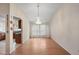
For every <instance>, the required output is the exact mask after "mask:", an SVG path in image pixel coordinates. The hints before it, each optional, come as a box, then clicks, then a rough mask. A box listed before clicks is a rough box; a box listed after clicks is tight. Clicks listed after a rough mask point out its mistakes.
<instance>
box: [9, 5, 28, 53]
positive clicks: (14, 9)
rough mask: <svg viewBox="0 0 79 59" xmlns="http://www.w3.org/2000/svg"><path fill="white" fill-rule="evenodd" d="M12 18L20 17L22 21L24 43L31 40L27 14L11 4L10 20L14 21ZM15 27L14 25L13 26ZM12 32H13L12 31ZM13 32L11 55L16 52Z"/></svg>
mask: <svg viewBox="0 0 79 59" xmlns="http://www.w3.org/2000/svg"><path fill="white" fill-rule="evenodd" d="M12 16H15V17H18V18H20V19H22V28H23V33H22V35H23V36H22V42H23V43H24V42H25V41H26V40H28V39H29V21H28V19H27V18H26V15H25V13H24V12H23V11H22V10H21V9H20V8H18V7H17V6H16V4H10V18H11V19H10V20H12V21H13V18H12ZM11 27H13V25H12V26H11ZM10 31H11V30H10ZM12 33H13V31H11V32H10V34H11V35H10V37H11V39H10V53H11V52H12V51H13V50H14V47H13V36H12V35H13V34H12Z"/></svg>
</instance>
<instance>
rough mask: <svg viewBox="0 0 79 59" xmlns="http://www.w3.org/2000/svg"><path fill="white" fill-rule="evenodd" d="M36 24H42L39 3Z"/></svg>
mask: <svg viewBox="0 0 79 59" xmlns="http://www.w3.org/2000/svg"><path fill="white" fill-rule="evenodd" d="M36 24H42V22H41V20H40V17H39V3H38V4H37V20H36Z"/></svg>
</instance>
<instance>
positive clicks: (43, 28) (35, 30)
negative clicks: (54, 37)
mask: <svg viewBox="0 0 79 59" xmlns="http://www.w3.org/2000/svg"><path fill="white" fill-rule="evenodd" d="M48 27H49V26H48V24H39V25H38V24H31V37H49V28H48Z"/></svg>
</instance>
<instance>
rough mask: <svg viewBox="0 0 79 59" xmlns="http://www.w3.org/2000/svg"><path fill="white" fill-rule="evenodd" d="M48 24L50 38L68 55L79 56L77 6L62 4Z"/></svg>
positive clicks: (78, 6) (78, 13)
mask: <svg viewBox="0 0 79 59" xmlns="http://www.w3.org/2000/svg"><path fill="white" fill-rule="evenodd" d="M50 23H51V24H50V28H51V37H52V38H53V39H54V40H55V41H56V42H57V43H58V44H59V45H61V46H62V47H63V48H64V49H66V50H67V51H68V52H69V53H70V54H79V4H64V5H63V7H61V8H60V9H59V10H58V11H57V12H56V14H55V15H54V17H52V21H51V22H50Z"/></svg>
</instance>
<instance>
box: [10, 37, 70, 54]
mask: <svg viewBox="0 0 79 59" xmlns="http://www.w3.org/2000/svg"><path fill="white" fill-rule="evenodd" d="M11 55H69V53H68V52H67V51H66V50H64V49H63V48H62V47H61V46H59V45H58V44H57V43H56V42H55V41H54V40H52V39H48V38H31V39H29V40H28V41H27V42H25V43H24V44H22V45H21V46H20V47H18V48H16V50H15V51H14V52H12V53H11Z"/></svg>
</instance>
